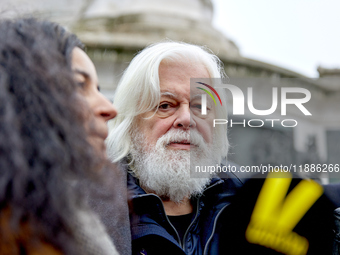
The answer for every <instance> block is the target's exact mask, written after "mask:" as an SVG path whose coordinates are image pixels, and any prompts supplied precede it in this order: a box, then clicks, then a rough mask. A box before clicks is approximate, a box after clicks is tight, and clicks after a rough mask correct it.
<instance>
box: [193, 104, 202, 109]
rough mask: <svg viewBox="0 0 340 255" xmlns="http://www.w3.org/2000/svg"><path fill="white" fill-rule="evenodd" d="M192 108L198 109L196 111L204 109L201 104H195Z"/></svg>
mask: <svg viewBox="0 0 340 255" xmlns="http://www.w3.org/2000/svg"><path fill="white" fill-rule="evenodd" d="M192 107H194V108H196V109H200V110H201V109H202V105H201V104H194V105H193V106H192Z"/></svg>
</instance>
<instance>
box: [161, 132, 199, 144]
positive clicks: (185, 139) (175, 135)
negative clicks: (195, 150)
mask: <svg viewBox="0 0 340 255" xmlns="http://www.w3.org/2000/svg"><path fill="white" fill-rule="evenodd" d="M170 143H190V145H194V146H198V147H201V146H203V145H204V144H205V142H204V139H203V137H202V135H201V134H200V133H199V132H198V131H196V130H190V131H189V130H188V131H184V130H174V129H170V130H169V131H168V132H167V133H166V134H165V135H163V136H161V137H160V138H159V139H158V141H157V145H162V146H164V147H165V146H167V145H169V144H170ZM157 145H156V147H157Z"/></svg>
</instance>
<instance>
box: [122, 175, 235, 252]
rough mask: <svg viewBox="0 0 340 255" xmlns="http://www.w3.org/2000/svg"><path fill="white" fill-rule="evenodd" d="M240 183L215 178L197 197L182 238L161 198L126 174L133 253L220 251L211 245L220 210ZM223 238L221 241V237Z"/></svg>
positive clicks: (225, 206)
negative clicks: (168, 216) (182, 238)
mask: <svg viewBox="0 0 340 255" xmlns="http://www.w3.org/2000/svg"><path fill="white" fill-rule="evenodd" d="M241 186H242V182H241V181H240V180H239V179H237V178H228V179H226V180H222V179H220V178H214V179H212V180H211V183H210V185H208V187H207V188H205V190H204V192H203V195H202V196H199V197H198V198H196V202H195V204H196V210H195V215H194V218H193V220H192V224H191V225H190V227H189V229H188V231H187V234H186V236H185V240H184V241H183V240H180V239H178V238H174V237H177V233H176V232H177V231H176V230H175V229H174V228H173V227H172V225H171V224H170V222H169V220H168V218H167V217H166V215H165V211H164V207H163V203H162V201H161V199H160V198H159V197H158V196H156V195H154V194H146V193H145V191H144V190H143V189H142V188H141V187H140V186H138V180H137V179H135V178H134V177H133V176H131V175H128V189H129V191H130V193H131V194H132V203H130V206H131V208H130V210H131V215H130V223H131V234H132V254H133V255H134V254H147V255H153V254H157V255H159V254H162V255H163V254H176V255H181V254H182V255H184V254H190V255H191V254H195V255H198V254H212V255H215V254H221V253H219V251H218V250H217V249H216V248H218V247H217V246H216V245H215V246H214V247H212V246H211V241H212V240H211V239H212V236H213V235H214V234H217V235H218V233H215V230H216V221H217V218H218V217H219V215H220V213H221V212H222V211H223V210H224V209H225V208H227V207H228V206H229V204H230V203H231V202H232V201H233V199H234V195H235V193H236V190H238V189H239V188H240V187H241ZM222 242H224V241H223V240H222Z"/></svg>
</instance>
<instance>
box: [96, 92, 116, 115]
mask: <svg viewBox="0 0 340 255" xmlns="http://www.w3.org/2000/svg"><path fill="white" fill-rule="evenodd" d="M100 96H101V100H100V105H99V106H98V107H97V112H96V113H97V115H100V116H101V117H103V118H104V119H105V121H109V120H110V119H113V118H114V117H116V116H117V109H116V107H115V106H114V105H113V104H112V103H111V102H110V101H109V100H108V99H107V98H106V97H105V96H104V95H102V94H101V95H100Z"/></svg>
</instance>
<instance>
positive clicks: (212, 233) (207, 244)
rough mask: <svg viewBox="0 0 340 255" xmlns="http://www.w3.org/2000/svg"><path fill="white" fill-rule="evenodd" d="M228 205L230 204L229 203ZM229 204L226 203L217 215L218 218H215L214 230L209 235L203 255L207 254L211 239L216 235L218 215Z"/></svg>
mask: <svg viewBox="0 0 340 255" xmlns="http://www.w3.org/2000/svg"><path fill="white" fill-rule="evenodd" d="M228 205H229V204H228ZM228 205H225V206H224V207H223V208H222V209H221V211H219V213H218V214H217V215H216V218H215V221H214V227H213V230H212V232H211V235H210V237H209V239H208V241H207V243H206V244H205V246H204V252H203V255H206V254H207V248H208V246H209V243H210V241H211V239H212V237H213V235H214V233H215V228H216V223H217V220H218V217H219V216H220V215H221V213H222V212H223V210H224V209H225V208H226V207H227V206H228Z"/></svg>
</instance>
